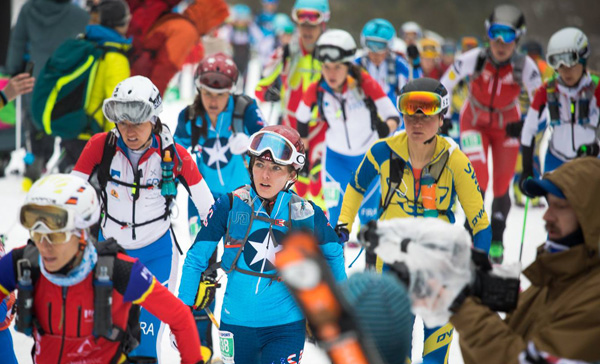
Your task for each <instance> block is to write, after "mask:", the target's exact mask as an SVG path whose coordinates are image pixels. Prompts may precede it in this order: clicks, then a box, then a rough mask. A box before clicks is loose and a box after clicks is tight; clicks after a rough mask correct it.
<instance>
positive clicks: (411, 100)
mask: <svg viewBox="0 0 600 364" xmlns="http://www.w3.org/2000/svg"><path fill="white" fill-rule="evenodd" d="M449 105H450V100H449V99H448V95H446V96H440V95H438V94H436V93H434V92H427V91H412V92H407V93H404V94H402V95H400V96H398V110H399V111H400V113H401V114H403V115H414V114H416V113H417V112H419V111H420V112H422V113H423V114H425V115H427V116H431V115H437V114H439V113H441V112H442V110H444V109H445V108H447V107H448V106H449Z"/></svg>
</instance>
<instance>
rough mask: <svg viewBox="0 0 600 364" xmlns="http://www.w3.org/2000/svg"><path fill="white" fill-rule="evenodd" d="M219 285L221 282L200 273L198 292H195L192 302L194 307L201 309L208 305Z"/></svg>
mask: <svg viewBox="0 0 600 364" xmlns="http://www.w3.org/2000/svg"><path fill="white" fill-rule="evenodd" d="M219 287H221V284H220V283H217V280H216V279H215V278H214V277H211V276H205V275H204V273H202V276H200V284H199V285H198V293H197V294H196V301H195V302H194V309H195V310H203V309H204V308H205V307H207V306H208V305H210V304H211V302H212V301H213V300H214V299H215V293H217V288H219Z"/></svg>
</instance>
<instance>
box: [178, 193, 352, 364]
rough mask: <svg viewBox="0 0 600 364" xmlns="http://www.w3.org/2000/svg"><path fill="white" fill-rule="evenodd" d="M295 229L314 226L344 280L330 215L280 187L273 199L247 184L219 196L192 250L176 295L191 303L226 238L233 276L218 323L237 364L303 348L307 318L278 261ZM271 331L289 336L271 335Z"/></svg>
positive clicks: (276, 358) (225, 263)
mask: <svg viewBox="0 0 600 364" xmlns="http://www.w3.org/2000/svg"><path fill="white" fill-rule="evenodd" d="M264 205H267V208H265V206H264ZM268 211H270V212H268ZM290 229H308V230H311V231H314V233H315V235H316V237H317V239H318V241H319V242H321V245H320V247H321V249H322V251H323V254H324V256H325V258H326V259H327V261H328V263H329V265H330V266H331V268H332V271H333V275H334V277H335V278H336V279H337V280H338V281H339V280H343V279H345V278H346V272H345V268H344V256H343V249H342V245H341V244H340V243H339V242H338V237H337V235H336V234H335V232H334V231H333V229H332V227H331V225H329V223H328V221H327V218H326V217H325V214H324V213H323V211H322V210H321V209H320V208H319V207H317V206H315V205H314V204H312V203H311V202H308V201H306V200H304V199H302V198H300V197H298V196H297V195H296V194H295V193H293V192H285V191H282V192H279V194H278V195H277V198H276V200H275V201H274V202H268V201H263V200H262V199H261V198H260V197H259V196H258V195H257V194H256V192H255V191H254V190H253V189H252V188H250V187H249V186H246V187H243V188H240V189H237V190H236V191H234V192H233V193H231V194H227V195H224V196H221V197H220V198H219V199H218V200H217V202H216V203H215V205H214V206H213V207H212V209H211V211H210V212H209V214H208V218H207V220H206V221H205V223H204V227H203V228H202V230H200V232H199V233H198V235H197V236H196V240H195V242H194V244H193V245H192V247H191V248H190V250H189V251H188V253H187V256H186V259H185V263H184V265H183V272H182V279H181V283H180V286H179V298H180V299H181V300H182V301H183V302H184V303H185V304H186V305H189V306H192V305H193V304H194V301H195V298H196V292H197V290H198V285H199V283H200V276H201V274H202V273H203V272H205V271H206V270H207V268H208V262H209V259H210V257H211V256H212V254H213V252H214V251H215V249H216V248H217V244H218V242H219V240H221V238H224V253H223V257H222V261H221V268H222V269H223V270H224V271H225V272H226V273H227V274H228V280H227V287H226V290H225V296H224V300H223V309H222V312H221V325H222V327H223V328H226V329H227V330H225V329H222V330H221V332H220V337H221V344H222V346H223V343H224V342H227V341H224V340H223V336H224V335H225V336H227V337H229V338H230V340H231V341H233V342H232V343H231V341H229V343H230V344H231V345H233V349H234V350H233V353H232V354H231V355H232V356H233V355H235V356H236V357H235V363H237V364H240V363H242V364H243V363H269V364H270V363H272V362H275V363H279V362H281V360H283V362H287V358H288V357H292V356H295V357H296V358H299V357H300V355H301V352H302V350H303V348H304V330H298V327H299V326H300V325H304V317H303V315H302V312H301V310H300V309H299V307H298V306H297V305H296V302H295V301H294V299H293V297H292V296H291V295H290V293H289V291H288V289H287V287H286V286H285V285H284V284H283V283H282V282H280V281H278V280H277V276H276V270H275V267H274V266H273V262H274V259H275V253H277V252H278V251H280V250H281V245H280V243H281V241H282V240H283V237H284V235H285V234H286V233H287V232H288V231H289V230H290ZM274 330H275V331H279V332H280V333H281V334H283V333H284V332H286V333H287V334H286V335H287V336H283V335H281V337H279V336H277V337H276V338H273V339H272V340H266V337H268V336H273V331H274ZM291 333H294V334H293V335H292V337H290V334H291ZM251 343H253V344H251ZM249 345H255V346H254V347H249ZM239 353H245V354H244V357H241V355H238V354H239ZM222 354H223V350H222ZM224 359H225V358H224ZM231 359H232V360H233V359H234V358H231Z"/></svg>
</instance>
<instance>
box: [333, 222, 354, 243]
mask: <svg viewBox="0 0 600 364" xmlns="http://www.w3.org/2000/svg"><path fill="white" fill-rule="evenodd" d="M346 226H348V224H337V225H336V226H335V229H334V230H335V233H336V234H337V236H338V237H339V238H340V243H345V242H347V241H348V240H349V239H350V231H348V229H346Z"/></svg>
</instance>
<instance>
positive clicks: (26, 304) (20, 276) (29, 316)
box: [13, 240, 43, 336]
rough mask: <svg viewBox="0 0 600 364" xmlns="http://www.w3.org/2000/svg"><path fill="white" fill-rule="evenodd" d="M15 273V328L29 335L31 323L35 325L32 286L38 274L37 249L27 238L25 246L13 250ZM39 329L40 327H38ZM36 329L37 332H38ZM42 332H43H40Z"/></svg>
mask: <svg viewBox="0 0 600 364" xmlns="http://www.w3.org/2000/svg"><path fill="white" fill-rule="evenodd" d="M13 259H15V260H16V266H15V268H16V274H15V276H16V277H17V283H18V289H19V293H18V295H17V303H16V307H17V311H18V315H17V316H16V319H15V330H17V331H18V332H21V333H23V334H25V335H28V336H31V335H32V333H33V325H34V324H35V325H37V320H36V319H35V312H34V304H33V300H34V292H33V290H34V287H35V282H36V281H37V280H38V279H39V276H40V264H39V251H38V249H37V247H36V246H35V244H34V243H33V242H32V241H31V240H29V241H28V242H27V245H26V246H25V248H23V249H21V250H16V251H15V256H14V257H13ZM40 330H41V329H40ZM40 330H38V332H40ZM41 333H42V334H43V332H41Z"/></svg>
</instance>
